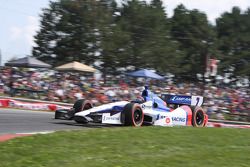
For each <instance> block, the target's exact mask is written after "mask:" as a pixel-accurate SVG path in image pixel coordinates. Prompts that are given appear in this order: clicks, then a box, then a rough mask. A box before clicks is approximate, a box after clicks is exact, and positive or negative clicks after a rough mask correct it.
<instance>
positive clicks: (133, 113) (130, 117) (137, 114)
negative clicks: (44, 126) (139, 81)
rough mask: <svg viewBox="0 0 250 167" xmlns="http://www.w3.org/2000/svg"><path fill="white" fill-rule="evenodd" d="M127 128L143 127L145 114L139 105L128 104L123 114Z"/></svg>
mask: <svg viewBox="0 0 250 167" xmlns="http://www.w3.org/2000/svg"><path fill="white" fill-rule="evenodd" d="M122 115H123V117H124V118H122V119H123V120H124V125H125V126H141V125H142V123H143V120H144V113H143V110H142V108H141V106H140V105H139V104H138V103H128V104H126V105H125V107H124V109H123V113H122Z"/></svg>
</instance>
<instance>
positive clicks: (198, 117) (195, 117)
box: [192, 107, 206, 127]
mask: <svg viewBox="0 0 250 167" xmlns="http://www.w3.org/2000/svg"><path fill="white" fill-rule="evenodd" d="M205 117H206V115H205V112H204V110H203V109H202V108H201V107H195V108H192V125H193V126H194V127H203V126H205Z"/></svg>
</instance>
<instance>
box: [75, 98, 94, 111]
mask: <svg viewBox="0 0 250 167" xmlns="http://www.w3.org/2000/svg"><path fill="white" fill-rule="evenodd" d="M73 108H74V109H75V113H77V112H80V111H84V110H87V109H90V108H93V105H92V103H91V102H90V101H89V100H84V99H80V100H77V101H76V102H75V103H74V105H73Z"/></svg>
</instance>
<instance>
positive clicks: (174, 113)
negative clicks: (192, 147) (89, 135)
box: [55, 87, 208, 127]
mask: <svg viewBox="0 0 250 167" xmlns="http://www.w3.org/2000/svg"><path fill="white" fill-rule="evenodd" d="M202 103H203V97H201V96H183V95H168V94H163V95H162V96H161V98H160V97H158V96H157V95H155V94H154V93H152V92H151V91H150V90H148V89H147V87H145V89H144V90H143V92H142V96H141V98H139V99H136V100H134V101H118V102H113V103H108V104H103V105H100V106H96V107H93V105H92V103H91V102H90V101H89V100H77V101H76V102H75V104H74V105H73V108H72V109H69V110H65V109H62V110H57V111H56V112H55V119H66V120H74V121H76V122H77V123H82V124H86V123H88V122H96V123H103V124H115V125H126V126H142V125H159V126H175V125H178V126H194V127H204V126H206V124H207V122H208V116H207V114H205V112H204V110H203V109H202V108H201V105H202ZM171 106H172V107H171Z"/></svg>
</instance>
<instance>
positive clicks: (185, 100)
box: [170, 96, 191, 103]
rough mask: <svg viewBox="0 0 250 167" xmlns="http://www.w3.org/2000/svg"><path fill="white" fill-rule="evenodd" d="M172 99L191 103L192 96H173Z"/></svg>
mask: <svg viewBox="0 0 250 167" xmlns="http://www.w3.org/2000/svg"><path fill="white" fill-rule="evenodd" d="M170 100H172V101H181V102H185V103H190V102H191V98H190V97H185V96H173V97H172V98H171V99H170Z"/></svg>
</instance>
